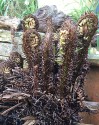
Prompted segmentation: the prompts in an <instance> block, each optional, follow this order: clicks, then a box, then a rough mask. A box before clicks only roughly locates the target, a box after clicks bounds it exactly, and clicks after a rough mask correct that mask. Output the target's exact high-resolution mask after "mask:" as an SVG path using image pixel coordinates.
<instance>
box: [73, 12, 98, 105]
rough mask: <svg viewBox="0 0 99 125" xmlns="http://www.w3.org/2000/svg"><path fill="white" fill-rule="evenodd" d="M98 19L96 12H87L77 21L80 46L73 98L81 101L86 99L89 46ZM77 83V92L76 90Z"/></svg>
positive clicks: (75, 69) (74, 76) (77, 55)
mask: <svg viewBox="0 0 99 125" xmlns="http://www.w3.org/2000/svg"><path fill="white" fill-rule="evenodd" d="M97 26H98V19H97V17H96V16H95V14H94V13H85V15H83V16H82V17H81V18H80V19H79V21H78V23H77V36H78V47H77V51H76V60H75V61H76V66H75V68H74V74H73V83H74V88H73V95H74V96H73V98H76V99H77V98H78V100H79V102H80V103H81V102H82V100H84V99H85V94H84V88H83V85H84V78H85V76H86V74H87V72H88V69H89V63H88V57H87V55H88V47H89V45H90V43H91V39H92V37H93V35H94V34H95V32H96V29H97ZM75 84H76V86H77V87H76V92H74V91H75Z"/></svg>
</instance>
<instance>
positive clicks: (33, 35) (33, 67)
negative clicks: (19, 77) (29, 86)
mask: <svg viewBox="0 0 99 125" xmlns="http://www.w3.org/2000/svg"><path fill="white" fill-rule="evenodd" d="M40 44H41V38H40V35H39V33H38V32H37V31H35V30H33V29H29V30H27V31H26V32H25V33H24V35H23V50H24V53H25V55H26V58H27V62H28V65H29V69H30V71H31V73H32V76H33V85H34V89H37V88H38V87H37V86H38V84H39V79H40V78H39V68H40Z"/></svg>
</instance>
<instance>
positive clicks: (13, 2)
mask: <svg viewBox="0 0 99 125" xmlns="http://www.w3.org/2000/svg"><path fill="white" fill-rule="evenodd" d="M37 8H38V1H37V0H0V15H3V16H11V17H15V16H16V17H19V18H22V17H24V16H25V15H27V14H30V13H33V12H35V11H36V10H37Z"/></svg>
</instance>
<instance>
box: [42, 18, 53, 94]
mask: <svg viewBox="0 0 99 125" xmlns="http://www.w3.org/2000/svg"><path fill="white" fill-rule="evenodd" d="M52 32H53V27H52V19H51V18H50V17H49V18H48V19H47V32H46V35H45V38H44V42H43V45H42V48H43V49H42V72H43V86H44V87H43V90H45V91H46V92H48V88H49V85H51V84H53V65H54V60H53V59H54V55H53V43H52Z"/></svg>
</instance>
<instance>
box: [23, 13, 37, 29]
mask: <svg viewBox="0 0 99 125" xmlns="http://www.w3.org/2000/svg"><path fill="white" fill-rule="evenodd" d="M22 23H23V30H24V31H26V30H28V29H36V30H37V29H38V27H39V22H38V20H37V18H36V17H35V16H33V15H28V16H25V17H24V19H23V21H22Z"/></svg>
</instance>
